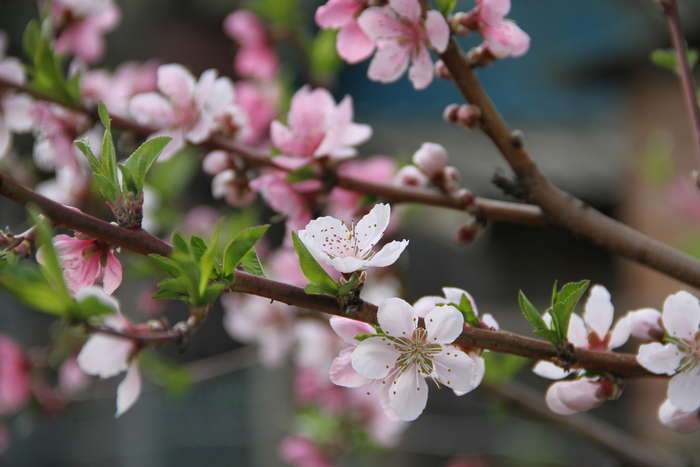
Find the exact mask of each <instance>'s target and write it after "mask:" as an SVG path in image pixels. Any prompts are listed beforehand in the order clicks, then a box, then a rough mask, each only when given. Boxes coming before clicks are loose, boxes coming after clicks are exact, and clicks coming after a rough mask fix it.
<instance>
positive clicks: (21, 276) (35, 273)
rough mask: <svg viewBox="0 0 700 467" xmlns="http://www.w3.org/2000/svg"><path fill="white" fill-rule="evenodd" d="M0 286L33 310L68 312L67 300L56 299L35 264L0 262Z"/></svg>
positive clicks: (51, 312) (56, 312) (58, 314)
mask: <svg viewBox="0 0 700 467" xmlns="http://www.w3.org/2000/svg"><path fill="white" fill-rule="evenodd" d="M0 287H2V289H3V290H4V291H6V292H7V293H8V294H10V295H12V296H13V297H15V298H16V299H17V300H19V301H20V302H22V303H24V304H25V305H27V306H29V307H31V308H34V309H35V310H38V311H42V312H44V313H48V314H52V315H57V316H65V315H66V314H67V313H68V305H69V304H68V301H62V300H57V299H56V298H57V296H56V292H55V290H54V289H53V287H52V286H51V285H50V284H49V282H48V281H47V280H46V277H45V276H44V275H43V274H42V273H41V271H40V270H39V268H38V267H37V265H36V264H31V265H30V264H21V263H19V264H18V263H14V262H12V263H11V262H4V263H2V264H0Z"/></svg>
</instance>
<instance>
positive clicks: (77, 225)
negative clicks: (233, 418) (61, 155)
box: [0, 173, 653, 378]
mask: <svg viewBox="0 0 700 467" xmlns="http://www.w3.org/2000/svg"><path fill="white" fill-rule="evenodd" d="M0 195H3V196H6V197H9V198H10V199H13V200H14V201H17V202H18V203H20V204H27V203H34V204H35V205H37V206H38V207H39V208H41V209H42V211H43V212H44V214H45V215H46V216H48V217H49V218H50V219H51V220H52V221H53V222H54V223H56V224H60V225H63V226H65V227H67V228H71V229H75V230H79V231H84V232H85V233H86V234H88V235H91V236H94V237H95V238H98V239H100V240H102V241H104V242H106V243H110V244H115V245H119V246H121V247H124V248H126V249H129V250H132V251H135V252H137V253H142V254H148V253H158V254H161V255H168V254H169V253H170V251H171V246H170V245H168V244H167V243H165V242H164V241H162V240H160V239H158V238H156V237H153V236H152V235H150V234H148V233H147V232H145V231H132V230H128V229H124V228H122V227H119V226H117V225H114V224H110V223H108V222H105V221H102V220H100V219H97V218H95V217H92V216H90V215H88V214H85V213H82V212H80V211H77V210H75V209H71V208H69V207H66V206H63V205H61V204H58V203H56V202H54V201H51V200H50V199H47V198H45V197H43V196H41V195H39V194H36V193H33V192H31V191H30V190H28V189H26V188H24V187H22V186H20V185H19V184H18V183H17V182H15V181H14V180H12V179H11V178H10V177H8V176H7V175H4V174H2V173H0ZM83 229H84V230H83ZM230 290H231V291H233V292H241V293H247V294H252V295H258V296H261V297H266V298H269V299H272V300H277V301H279V302H282V303H286V304H288V305H292V306H296V307H299V308H303V309H307V310H313V311H317V312H322V313H328V314H332V315H338V316H347V315H346V314H345V313H344V311H343V309H342V308H341V307H340V306H339V305H338V301H337V299H336V298H335V297H331V296H329V295H309V294H307V293H306V292H304V290H303V289H301V288H299V287H295V286H293V285H290V284H285V283H283V282H277V281H273V280H270V279H266V278H264V277H259V276H255V275H253V274H248V273H246V272H243V271H236V272H235V280H234V283H233V285H232V286H231V288H230ZM376 315H377V307H376V306H375V305H372V304H371V303H367V302H360V304H359V308H358V311H357V313H356V315H354V316H353V318H354V319H357V320H360V321H364V322H367V323H371V324H376V322H377V321H376ZM95 329H96V330H98V331H100V332H107V333H109V334H112V335H117V336H121V337H127V338H133V339H135V340H140V341H144V342H167V341H173V340H178V339H180V338H181V337H182V333H181V332H180V331H177V330H174V329H173V330H169V331H156V332H154V333H153V335H152V336H151V338H149V339H144V338H143V335H142V334H141V333H120V332H118V331H115V330H113V329H101V328H95ZM457 344H458V345H460V346H462V347H463V348H474V347H477V348H483V349H487V350H493V351H496V352H503V353H511V354H515V355H521V356H523V357H528V358H533V359H544V360H552V361H555V362H560V356H561V352H560V351H558V350H557V349H556V348H555V347H554V346H553V345H552V344H550V343H548V342H545V341H541V340H538V339H532V338H530V337H524V336H520V335H518V334H514V333H511V332H507V331H497V330H491V329H479V328H473V327H470V326H465V328H464V331H463V333H462V335H461V336H460V337H459V338H458V340H457ZM573 360H574V363H572V365H571V366H572V367H580V368H587V369H591V370H598V371H605V372H609V373H612V374H615V375H618V376H620V377H628V378H629V377H640V376H653V375H652V374H651V373H649V372H648V371H647V370H646V369H644V368H643V367H641V366H640V365H639V364H638V363H637V361H636V359H635V356H634V355H632V354H624V353H616V352H598V351H591V350H583V349H576V350H575V351H574V359H573Z"/></svg>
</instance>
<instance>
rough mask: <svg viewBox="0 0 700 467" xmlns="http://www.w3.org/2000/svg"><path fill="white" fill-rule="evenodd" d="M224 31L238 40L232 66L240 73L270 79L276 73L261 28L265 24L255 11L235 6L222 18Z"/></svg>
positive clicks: (272, 54) (274, 60) (276, 63)
mask: <svg viewBox="0 0 700 467" xmlns="http://www.w3.org/2000/svg"><path fill="white" fill-rule="evenodd" d="M224 32H225V33H226V34H227V35H228V36H229V37H230V38H231V39H233V40H235V41H238V43H239V44H240V49H239V50H238V54H237V55H236V59H235V60H234V64H233V69H234V71H235V72H236V73H237V74H238V75H240V76H242V77H246V78H247V77H250V78H258V79H262V80H271V79H273V78H274V77H275V76H276V75H277V70H278V69H279V61H278V59H277V54H276V53H275V51H274V50H273V49H272V47H271V45H270V42H269V40H268V37H267V32H266V31H265V25H264V24H263V22H262V21H260V19H258V17H257V16H255V14H253V13H251V12H250V11H247V10H237V11H234V12H233V13H231V14H230V15H228V16H227V17H226V19H225V20H224Z"/></svg>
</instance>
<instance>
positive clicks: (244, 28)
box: [224, 10, 267, 44]
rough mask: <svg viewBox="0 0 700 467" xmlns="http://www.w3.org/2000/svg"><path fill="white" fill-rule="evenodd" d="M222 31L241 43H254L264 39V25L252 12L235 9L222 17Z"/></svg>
mask: <svg viewBox="0 0 700 467" xmlns="http://www.w3.org/2000/svg"><path fill="white" fill-rule="evenodd" d="M224 32H225V33H226V35H228V36H229V37H230V38H231V39H234V40H237V41H238V42H240V43H242V44H256V43H260V42H264V41H265V40H267V39H266V33H265V25H264V24H263V22H262V21H260V19H259V18H258V17H257V16H256V15H255V14H254V13H252V12H250V11H248V10H236V11H234V12H233V13H231V14H230V15H228V16H227V17H226V19H224Z"/></svg>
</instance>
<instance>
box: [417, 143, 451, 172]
mask: <svg viewBox="0 0 700 467" xmlns="http://www.w3.org/2000/svg"><path fill="white" fill-rule="evenodd" d="M447 159H448V157H447V150H445V148H444V147H442V146H441V145H439V144H436V143H423V145H422V146H421V147H420V149H418V151H416V153H415V154H414V155H413V163H414V164H416V167H418V168H419V169H420V170H421V172H423V173H424V174H425V175H427V176H428V178H433V177H434V176H436V175H437V174H439V173H440V172H442V171H443V170H445V167H447Z"/></svg>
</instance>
